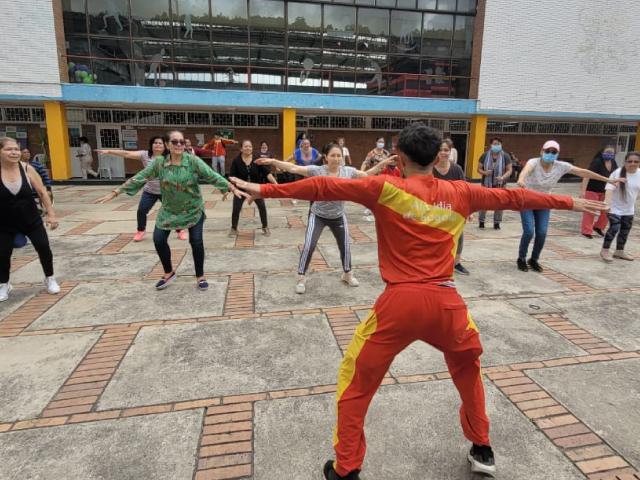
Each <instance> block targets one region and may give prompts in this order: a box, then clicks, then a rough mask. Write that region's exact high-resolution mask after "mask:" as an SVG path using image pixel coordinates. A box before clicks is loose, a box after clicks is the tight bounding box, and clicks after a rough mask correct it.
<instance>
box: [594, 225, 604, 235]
mask: <svg viewBox="0 0 640 480" xmlns="http://www.w3.org/2000/svg"><path fill="white" fill-rule="evenodd" d="M593 231H594V232H596V233H597V234H598V235H600V236H601V237H604V232H603V231H602V230H601V229H599V228H596V227H594V228H593Z"/></svg>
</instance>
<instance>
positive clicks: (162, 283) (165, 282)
mask: <svg viewBox="0 0 640 480" xmlns="http://www.w3.org/2000/svg"><path fill="white" fill-rule="evenodd" d="M175 279H176V272H171V273H170V274H169V276H168V277H167V276H165V277H162V278H161V279H160V280H158V283H156V290H164V289H165V288H167V287H168V286H169V284H170V283H171V282H173V281H174V280H175Z"/></svg>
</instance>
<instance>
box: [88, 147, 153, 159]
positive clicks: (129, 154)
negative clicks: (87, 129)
mask: <svg viewBox="0 0 640 480" xmlns="http://www.w3.org/2000/svg"><path fill="white" fill-rule="evenodd" d="M96 153H101V154H103V155H115V156H116V157H122V158H126V159H127V160H141V159H142V154H141V152H139V151H130V150H112V149H106V148H98V149H96Z"/></svg>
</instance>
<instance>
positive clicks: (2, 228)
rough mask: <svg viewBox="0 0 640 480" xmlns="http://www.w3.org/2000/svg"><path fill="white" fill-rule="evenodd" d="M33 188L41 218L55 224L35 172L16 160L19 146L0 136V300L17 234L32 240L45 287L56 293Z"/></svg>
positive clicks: (4, 292) (4, 295) (6, 291)
mask: <svg viewBox="0 0 640 480" xmlns="http://www.w3.org/2000/svg"><path fill="white" fill-rule="evenodd" d="M33 190H35V191H36V192H37V194H38V196H39V197H40V200H41V201H42V204H43V205H44V206H45V208H46V211H47V216H46V218H45V221H46V223H47V225H49V226H50V228H51V229H55V228H57V227H58V221H57V219H56V215H55V212H54V210H53V205H52V204H51V200H50V199H49V195H47V191H46V189H45V188H44V185H43V184H42V180H41V179H40V176H39V175H38V173H37V172H36V171H35V170H34V169H33V167H30V166H29V165H26V164H23V163H21V162H20V147H19V146H18V144H17V143H16V141H15V140H14V139H12V138H7V137H4V138H0V302H3V301H5V300H7V298H8V297H9V293H10V292H11V284H10V283H9V272H10V271H11V254H12V253H13V241H14V238H15V236H16V234H17V233H22V234H24V235H26V236H27V237H28V238H29V239H30V240H31V243H33V247H34V248H35V250H36V252H38V256H39V257H40V263H41V264H42V269H43V270H44V274H45V280H44V283H45V286H46V287H47V290H48V292H49V293H51V294H56V293H59V292H60V287H59V286H58V284H57V282H56V279H55V278H54V277H53V254H52V253H51V248H50V247H49V239H48V237H47V231H46V230H45V227H44V224H43V222H42V218H41V217H40V213H39V212H38V208H37V206H36V203H35V200H34V198H33Z"/></svg>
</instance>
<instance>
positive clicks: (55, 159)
mask: <svg viewBox="0 0 640 480" xmlns="http://www.w3.org/2000/svg"><path fill="white" fill-rule="evenodd" d="M44 112H45V118H46V122H47V139H48V142H49V155H50V157H51V158H50V159H49V161H50V165H51V176H52V178H53V179H54V180H68V179H69V178H71V151H70V149H69V130H68V128H67V115H66V111H65V108H64V105H63V104H62V103H61V102H44Z"/></svg>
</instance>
